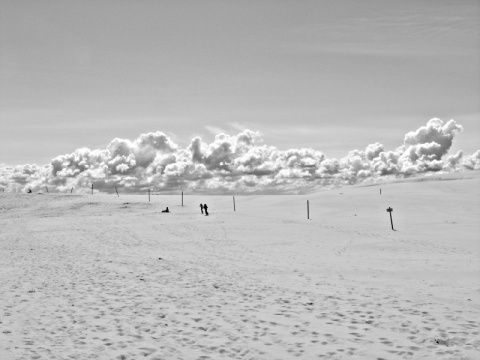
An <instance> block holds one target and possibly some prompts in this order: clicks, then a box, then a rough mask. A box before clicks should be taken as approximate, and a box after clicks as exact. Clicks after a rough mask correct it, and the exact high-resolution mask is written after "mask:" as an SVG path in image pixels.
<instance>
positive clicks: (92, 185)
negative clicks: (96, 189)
mask: <svg viewBox="0 0 480 360" xmlns="http://www.w3.org/2000/svg"><path fill="white" fill-rule="evenodd" d="M92 195H93V184H92Z"/></svg>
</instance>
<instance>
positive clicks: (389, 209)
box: [387, 207, 395, 231]
mask: <svg viewBox="0 0 480 360" xmlns="http://www.w3.org/2000/svg"><path fill="white" fill-rule="evenodd" d="M387 211H388V212H389V213H390V224H392V230H394V231H395V229H394V228H393V220H392V211H393V209H392V208H391V207H389V208H388V209H387Z"/></svg>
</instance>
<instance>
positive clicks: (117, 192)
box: [115, 185, 120, 197]
mask: <svg viewBox="0 0 480 360" xmlns="http://www.w3.org/2000/svg"><path fill="white" fill-rule="evenodd" d="M115 191H116V192H117V196H118V197H120V195H118V190H117V185H115Z"/></svg>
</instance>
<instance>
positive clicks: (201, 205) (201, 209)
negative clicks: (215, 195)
mask: <svg viewBox="0 0 480 360" xmlns="http://www.w3.org/2000/svg"><path fill="white" fill-rule="evenodd" d="M200 211H201V212H202V214H203V204H200Z"/></svg>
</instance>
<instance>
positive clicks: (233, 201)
mask: <svg viewBox="0 0 480 360" xmlns="http://www.w3.org/2000/svg"><path fill="white" fill-rule="evenodd" d="M233 211H235V196H234V197H233Z"/></svg>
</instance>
